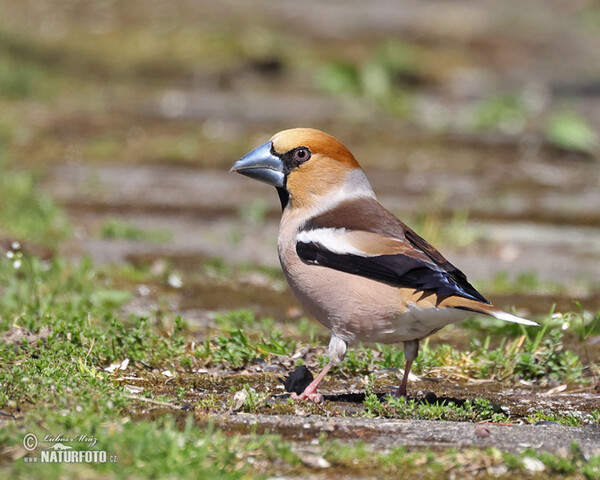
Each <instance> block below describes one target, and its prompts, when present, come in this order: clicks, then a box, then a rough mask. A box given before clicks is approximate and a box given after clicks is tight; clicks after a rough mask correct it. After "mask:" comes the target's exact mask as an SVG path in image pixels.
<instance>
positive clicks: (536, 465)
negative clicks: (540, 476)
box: [523, 457, 546, 473]
mask: <svg viewBox="0 0 600 480" xmlns="http://www.w3.org/2000/svg"><path fill="white" fill-rule="evenodd" d="M523 466H524V467H525V470H527V471H529V472H534V473H537V472H543V471H544V470H546V465H544V464H543V463H542V461H541V460H538V459H537V458H533V457H525V458H523Z"/></svg>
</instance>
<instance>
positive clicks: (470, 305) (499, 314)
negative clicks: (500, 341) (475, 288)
mask: <svg viewBox="0 0 600 480" xmlns="http://www.w3.org/2000/svg"><path fill="white" fill-rule="evenodd" d="M440 305H442V306H444V307H454V308H460V309H462V310H469V311H471V312H475V313H482V314H484V315H491V316H492V317H496V318H498V319H500V320H504V321H505V322H512V323H520V324H521V325H530V326H535V327H539V324H538V323H535V322H532V321H531V320H527V319H526V318H521V317H517V316H516V315H512V314H510V313H508V312H505V311H504V310H500V309H499V308H496V307H494V306H493V305H490V304H488V303H483V302H477V301H475V300H471V299H468V298H464V297H459V296H456V295H455V296H451V297H446V298H445V299H444V300H443V301H442V302H441V303H440Z"/></svg>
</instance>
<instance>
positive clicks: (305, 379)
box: [279, 365, 313, 395]
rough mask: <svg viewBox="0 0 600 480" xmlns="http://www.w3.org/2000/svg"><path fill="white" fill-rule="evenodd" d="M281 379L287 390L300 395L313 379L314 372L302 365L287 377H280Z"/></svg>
mask: <svg viewBox="0 0 600 480" xmlns="http://www.w3.org/2000/svg"><path fill="white" fill-rule="evenodd" d="M279 381H280V382H281V383H283V385H284V387H285V389H286V391H288V392H290V393H292V392H294V393H296V394H298V395H300V394H301V393H302V392H303V391H304V390H305V389H306V387H308V386H309V385H310V382H312V381H313V374H312V373H311V372H310V370H309V369H308V368H306V366H304V365H300V366H299V367H298V368H297V369H296V370H294V371H293V372H292V373H290V374H289V375H288V376H287V377H285V378H280V379H279Z"/></svg>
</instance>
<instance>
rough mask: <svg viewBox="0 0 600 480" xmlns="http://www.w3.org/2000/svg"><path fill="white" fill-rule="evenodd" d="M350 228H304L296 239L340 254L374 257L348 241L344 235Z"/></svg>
mask: <svg viewBox="0 0 600 480" xmlns="http://www.w3.org/2000/svg"><path fill="white" fill-rule="evenodd" d="M347 231H348V230H346V229H345V228H316V229H314V230H304V231H302V232H299V233H298V235H296V241H297V242H301V243H316V244H318V245H320V246H321V247H323V248H324V249H327V250H329V251H330V252H331V253H337V254H340V255H357V256H360V257H374V256H376V255H371V254H368V253H365V252H363V251H362V250H360V249H359V248H356V247H355V246H354V245H352V244H351V243H350V242H348V241H347V240H346V239H345V238H344V236H345V234H346V232H347Z"/></svg>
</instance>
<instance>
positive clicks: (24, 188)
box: [0, 142, 70, 247]
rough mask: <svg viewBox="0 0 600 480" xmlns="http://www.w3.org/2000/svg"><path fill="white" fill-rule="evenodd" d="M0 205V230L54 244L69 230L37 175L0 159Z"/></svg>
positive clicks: (41, 242) (60, 212) (19, 236)
mask: <svg viewBox="0 0 600 480" xmlns="http://www.w3.org/2000/svg"><path fill="white" fill-rule="evenodd" d="M0 148H2V146H1V142H0ZM0 205H2V207H1V208H0V234H2V233H4V234H8V235H11V236H13V237H15V238H17V239H27V240H29V241H32V242H35V243H39V244H42V245H46V246H49V247H56V246H57V245H58V243H59V242H60V241H61V240H64V239H65V238H66V237H67V235H68V234H69V232H70V225H69V223H68V221H67V218H66V215H65V214H64V212H62V211H61V210H60V209H58V208H57V207H56V206H55V205H54V203H53V202H52V201H51V199H50V198H49V197H48V196H47V195H45V194H43V193H42V192H41V191H40V187H39V177H38V176H37V175H36V174H35V173H33V172H31V171H19V170H16V169H14V168H12V167H11V166H9V165H8V162H6V161H4V162H3V161H1V160H0Z"/></svg>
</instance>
